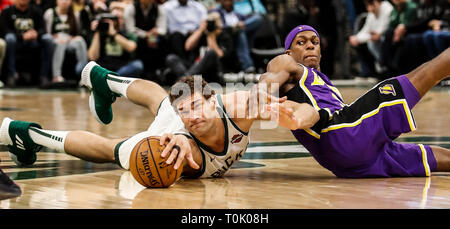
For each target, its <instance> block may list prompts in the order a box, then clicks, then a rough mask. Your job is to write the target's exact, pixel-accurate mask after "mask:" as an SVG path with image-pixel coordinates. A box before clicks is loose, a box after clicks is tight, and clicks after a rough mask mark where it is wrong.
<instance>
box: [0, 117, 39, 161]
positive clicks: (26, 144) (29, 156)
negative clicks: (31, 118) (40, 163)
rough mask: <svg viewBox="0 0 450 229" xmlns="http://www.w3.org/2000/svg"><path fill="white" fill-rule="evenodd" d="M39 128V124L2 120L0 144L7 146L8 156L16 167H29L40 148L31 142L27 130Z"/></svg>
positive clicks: (8, 119)
mask: <svg viewBox="0 0 450 229" xmlns="http://www.w3.org/2000/svg"><path fill="white" fill-rule="evenodd" d="M30 127H36V128H41V126H40V125H39V124H36V123H31V122H23V121H14V120H12V119H10V118H4V119H3V122H2V125H1V127H0V142H1V143H2V144H4V145H7V146H8V149H9V156H10V157H11V159H12V160H13V161H14V162H15V163H16V164H17V165H18V166H23V167H27V166H31V165H33V163H34V162H35V161H36V153H37V152H39V150H41V148H42V146H41V145H38V144H36V143H34V142H33V140H32V139H31V137H30V135H29V133H28V129H29V128H30Z"/></svg>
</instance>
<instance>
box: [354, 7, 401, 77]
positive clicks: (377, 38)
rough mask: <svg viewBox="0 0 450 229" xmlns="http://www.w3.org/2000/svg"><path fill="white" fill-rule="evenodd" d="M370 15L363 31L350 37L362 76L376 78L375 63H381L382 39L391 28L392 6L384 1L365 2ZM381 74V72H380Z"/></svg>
mask: <svg viewBox="0 0 450 229" xmlns="http://www.w3.org/2000/svg"><path fill="white" fill-rule="evenodd" d="M364 2H365V4H366V8H367V12H368V15H367V17H366V21H365V23H364V26H363V27H362V29H361V30H360V31H359V32H358V33H357V34H355V35H352V36H350V37H349V42H350V45H351V46H353V47H355V48H356V50H357V52H358V56H359V60H360V63H361V69H362V72H361V76H363V77H369V76H375V75H376V73H377V71H376V69H375V62H377V63H379V61H380V52H381V39H382V35H383V33H384V32H385V31H386V30H387V28H388V26H389V19H390V18H389V17H390V15H391V12H392V9H393V7H392V5H391V4H390V3H389V2H388V1H383V0H364ZM378 73H379V72H378Z"/></svg>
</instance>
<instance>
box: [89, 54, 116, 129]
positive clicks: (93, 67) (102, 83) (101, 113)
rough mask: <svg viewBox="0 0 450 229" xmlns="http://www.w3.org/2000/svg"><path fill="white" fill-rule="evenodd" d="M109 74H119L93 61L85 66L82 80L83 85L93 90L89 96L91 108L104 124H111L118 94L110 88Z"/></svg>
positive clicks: (98, 119) (97, 118) (96, 117)
mask: <svg viewBox="0 0 450 229" xmlns="http://www.w3.org/2000/svg"><path fill="white" fill-rule="evenodd" d="M108 74H113V75H117V74H116V73H114V72H112V71H109V70H108V69H105V68H102V67H100V65H98V64H97V63H95V62H94V61H91V62H89V63H88V64H87V65H86V66H85V67H84V68H83V71H82V72H81V80H80V85H81V86H86V87H88V88H89V89H91V90H92V92H91V95H90V96H89V108H90V110H91V113H92V114H93V115H94V117H95V119H96V120H97V121H98V122H100V123H102V124H104V125H106V124H109V123H110V122H111V121H112V119H113V113H112V108H111V104H113V103H114V101H116V97H117V96H118V95H117V94H115V93H114V92H112V91H111V90H110V89H109V86H108V83H107V82H106V78H107V76H108Z"/></svg>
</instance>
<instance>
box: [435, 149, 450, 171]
mask: <svg viewBox="0 0 450 229" xmlns="http://www.w3.org/2000/svg"><path fill="white" fill-rule="evenodd" d="M430 148H431V150H432V151H433V154H434V157H435V158H436V164H437V167H436V172H449V171H450V150H449V149H446V148H442V147H439V146H430Z"/></svg>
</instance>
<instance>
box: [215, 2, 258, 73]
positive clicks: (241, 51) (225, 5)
mask: <svg viewBox="0 0 450 229" xmlns="http://www.w3.org/2000/svg"><path fill="white" fill-rule="evenodd" d="M233 2H234V0H220V7H219V8H218V9H216V10H215V12H218V13H219V14H220V19H221V24H222V25H223V28H224V29H225V30H226V32H228V33H229V34H230V36H231V37H232V38H233V40H234V42H233V43H234V46H235V52H236V54H237V57H238V59H239V63H240V64H241V70H242V71H244V72H245V73H254V72H255V70H256V69H255V66H254V64H253V60H252V58H251V56H250V48H249V45H248V39H247V35H246V33H245V32H246V23H245V17H244V16H243V15H240V14H238V13H236V12H235V11H234V9H233V7H234V6H233Z"/></svg>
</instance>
